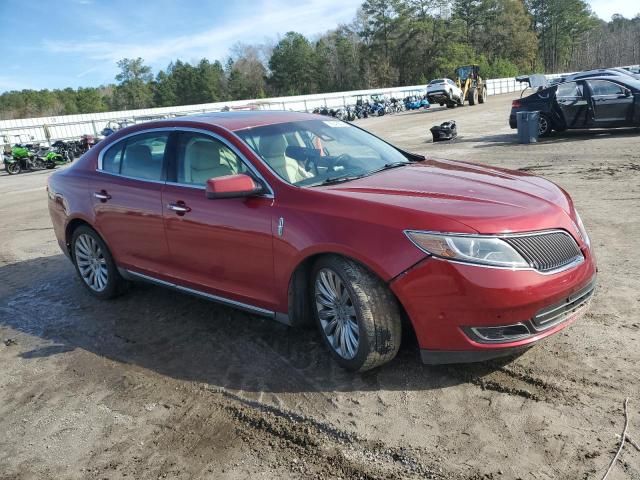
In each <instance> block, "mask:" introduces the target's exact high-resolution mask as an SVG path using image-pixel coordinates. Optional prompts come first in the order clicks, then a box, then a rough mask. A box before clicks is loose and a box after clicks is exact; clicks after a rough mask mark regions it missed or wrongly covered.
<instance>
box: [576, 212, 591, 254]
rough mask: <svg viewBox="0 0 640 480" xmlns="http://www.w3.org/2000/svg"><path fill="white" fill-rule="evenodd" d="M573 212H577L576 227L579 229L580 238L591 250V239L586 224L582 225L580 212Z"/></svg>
mask: <svg viewBox="0 0 640 480" xmlns="http://www.w3.org/2000/svg"><path fill="white" fill-rule="evenodd" d="M573 211H574V212H576V226H577V227H578V231H579V232H580V236H581V237H582V240H584V243H586V244H587V247H589V248H591V239H590V238H589V234H588V233H587V229H586V228H584V223H582V218H580V214H579V213H578V210H576V209H575V208H574V209H573Z"/></svg>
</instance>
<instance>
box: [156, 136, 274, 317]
mask: <svg viewBox="0 0 640 480" xmlns="http://www.w3.org/2000/svg"><path fill="white" fill-rule="evenodd" d="M175 153H176V155H175V162H174V165H173V167H172V168H171V173H170V175H171V179H172V180H173V181H171V182H167V185H166V187H165V189H164V192H163V195H162V203H163V215H164V222H165V232H166V236H167V241H168V243H169V251H170V254H171V259H170V262H169V263H168V271H169V272H170V274H171V276H173V277H174V278H175V280H176V283H179V284H180V285H183V286H186V287H190V288H194V289H197V290H201V291H205V292H207V293H212V294H214V295H218V296H223V297H225V298H228V299H231V300H235V301H238V302H241V303H246V304H249V305H253V306H258V307H261V308H265V309H269V310H274V306H275V304H276V302H275V293H274V292H275V289H274V286H273V283H274V265H273V252H272V225H271V223H272V219H271V216H272V204H273V198H272V196H271V195H266V196H261V197H249V198H228V199H217V200H209V199H207V197H206V194H205V184H206V181H207V180H208V179H209V178H214V177H220V176H223V175H233V174H236V173H245V172H248V171H249V169H250V167H248V164H247V163H245V161H244V160H242V159H241V158H240V156H239V154H238V153H237V152H236V150H235V149H234V148H232V147H231V146H230V145H229V144H227V143H226V142H225V141H224V140H222V139H221V138H219V137H215V136H212V135H209V134H204V133H198V132H179V133H178V134H177V138H176V144H175Z"/></svg>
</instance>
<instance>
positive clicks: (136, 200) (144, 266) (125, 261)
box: [90, 131, 169, 274]
mask: <svg viewBox="0 0 640 480" xmlns="http://www.w3.org/2000/svg"><path fill="white" fill-rule="evenodd" d="M168 140H169V133H168V132H166V131H153V132H147V133H140V134H136V135H132V136H129V137H126V138H124V139H122V140H120V141H119V142H117V143H115V144H114V145H113V146H111V147H109V148H108V149H107V150H106V151H105V152H104V154H102V156H101V161H100V162H99V165H98V172H99V174H98V175H97V176H96V180H92V183H91V185H90V188H91V190H90V193H91V196H92V201H93V209H94V215H95V223H96V228H97V229H98V231H99V233H100V234H101V235H102V236H103V238H104V239H105V241H106V242H107V245H108V246H109V249H110V250H111V253H112V255H113V256H114V258H115V260H116V263H117V264H118V265H120V266H122V267H124V268H131V269H133V270H137V271H143V272H146V273H148V274H156V273H161V271H162V265H164V263H165V262H166V261H167V259H168V256H169V248H168V245H167V241H166V238H165V233H164V225H163V218H162V188H163V187H164V183H165V182H164V178H165V167H164V163H165V150H166V148H167V144H168Z"/></svg>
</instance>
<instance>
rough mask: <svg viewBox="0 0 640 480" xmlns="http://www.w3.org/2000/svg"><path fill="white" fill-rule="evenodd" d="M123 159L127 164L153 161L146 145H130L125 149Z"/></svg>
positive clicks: (145, 163)
mask: <svg viewBox="0 0 640 480" xmlns="http://www.w3.org/2000/svg"><path fill="white" fill-rule="evenodd" d="M125 160H126V161H127V163H129V164H135V165H148V164H150V163H152V162H153V157H152V156H151V148H150V147H149V146H148V145H131V146H130V147H127V149H126V150H125Z"/></svg>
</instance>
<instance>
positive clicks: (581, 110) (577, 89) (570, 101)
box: [556, 82, 593, 128]
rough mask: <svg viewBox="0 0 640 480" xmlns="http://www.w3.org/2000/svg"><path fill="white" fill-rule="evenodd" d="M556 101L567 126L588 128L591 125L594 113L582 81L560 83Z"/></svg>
mask: <svg viewBox="0 0 640 480" xmlns="http://www.w3.org/2000/svg"><path fill="white" fill-rule="evenodd" d="M556 102H557V103H558V107H559V109H560V112H561V114H562V117H563V120H564V124H565V126H566V128H586V127H588V126H590V125H591V123H592V121H593V114H592V111H591V106H590V104H589V99H588V98H587V96H586V95H585V92H584V85H583V84H582V82H566V83H561V84H560V85H558V89H557V91H556Z"/></svg>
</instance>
